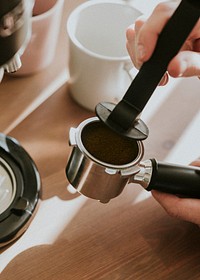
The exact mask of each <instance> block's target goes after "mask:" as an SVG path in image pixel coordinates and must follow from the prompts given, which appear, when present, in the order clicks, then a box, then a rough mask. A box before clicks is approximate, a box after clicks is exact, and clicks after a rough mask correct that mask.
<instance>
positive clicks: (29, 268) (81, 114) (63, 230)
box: [0, 0, 200, 280]
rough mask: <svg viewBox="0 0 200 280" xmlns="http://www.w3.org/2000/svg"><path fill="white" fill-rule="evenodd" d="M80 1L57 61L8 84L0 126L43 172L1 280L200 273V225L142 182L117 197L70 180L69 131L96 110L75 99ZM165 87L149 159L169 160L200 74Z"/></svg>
mask: <svg viewBox="0 0 200 280" xmlns="http://www.w3.org/2000/svg"><path fill="white" fill-rule="evenodd" d="M81 2H83V1H72V0H71V1H66V2H65V8H64V11H65V13H64V16H63V25H62V29H61V33H60V40H59V45H58V50H57V55H56V58H55V61H54V64H53V65H52V67H51V68H50V69H47V70H45V71H42V72H41V73H39V74H37V75H34V76H30V77H23V78H13V77H10V76H9V77H8V76H7V77H5V78H4V80H3V83H2V84H1V86H0V109H1V118H0V130H1V131H2V132H5V133H8V134H9V135H11V136H13V137H15V138H17V139H18V140H19V141H20V143H21V144H22V146H23V147H24V148H25V149H26V150H27V151H28V152H29V154H30V155H31V157H32V158H33V159H34V161H35V163H36V165H37V167H38V169H39V172H40V175H41V179H42V194H41V203H40V207H39V209H38V211H37V213H36V215H35V217H34V219H33V221H32V223H31V225H30V226H29V228H28V230H27V231H26V232H25V233H24V234H23V235H22V236H21V238H19V239H18V240H17V241H16V242H15V243H14V244H11V245H10V246H8V247H6V248H3V249H1V250H0V254H1V255H0V272H1V274H0V280H12V279H15V280H27V279H33V280H37V279H40V280H47V279H48V280H49V279H51V280H54V279H55V280H62V279H67V280H68V279H69V280H71V279H75V280H76V279H77V280H80V279H81V280H82V279H84V280H85V279H91V280H96V279H98V280H99V279H105V280H114V279H115V280H117V279H119V280H128V279H130V280H133V279H137V280H138V279H152V280H155V279H169V280H172V279H176V280H177V279H181V280H183V279H200V268H199V259H200V230H199V227H198V226H196V225H193V224H190V223H187V222H183V221H179V220H177V219H174V218H171V217H169V216H168V215H167V214H166V213H165V212H164V210H163V209H162V208H161V207H160V205H158V204H157V202H155V200H154V199H153V198H152V197H151V196H150V194H149V193H146V192H145V191H144V190H143V189H142V188H141V187H140V186H137V185H134V184H130V185H128V186H127V187H126V188H125V190H124V191H123V193H122V194H121V195H120V196H119V197H117V198H115V199H113V200H111V201H110V202H109V203H108V204H101V203H99V202H98V201H95V200H91V199H87V198H85V197H83V196H80V195H78V194H77V193H73V192H72V191H71V188H70V187H69V185H68V182H67V179H66V176H65V166H66V163H67V158H68V156H69V152H70V148H69V146H68V132H69V128H70V127H71V126H77V125H78V124H79V123H80V122H81V121H82V120H84V119H86V118H88V117H90V116H93V113H92V112H88V111H86V110H85V109H83V108H81V107H79V106H78V105H77V104H76V103H75V102H74V101H73V100H72V99H71V97H70V95H69V89H68V84H67V80H68V72H67V56H68V55H67V48H66V46H67V38H66V34H65V26H64V25H65V24H64V23H65V21H66V18H67V16H68V14H69V12H70V10H72V9H73V8H74V7H75V6H76V5H78V4H79V3H81ZM183 89H184V90H183ZM162 90H163V89H158V92H156V93H155V97H154V98H156V96H157V97H158V96H160V92H159V91H162ZM165 90H166V91H167V93H166V98H165V101H164V102H163V103H161V104H159V106H158V107H157V109H156V110H155V111H154V114H153V115H151V117H147V123H148V126H149V128H150V132H151V133H150V136H149V138H148V140H147V141H145V158H149V157H156V158H158V159H159V160H163V159H165V158H166V157H167V155H168V154H169V153H170V152H171V151H172V150H173V148H174V147H175V145H176V142H177V141H178V140H179V139H180V137H181V136H182V135H183V132H184V129H185V127H186V126H187V125H188V124H189V123H190V122H191V121H192V119H193V118H194V116H195V115H196V113H197V112H198V108H199V106H200V98H199V95H198V94H199V92H198V91H199V90H197V84H196V81H195V80H193V79H192V80H191V81H190V80H187V81H182V82H180V83H179V82H178V83H177V84H175V86H174V88H173V90H175V91H176V94H172V93H171V92H170V91H172V90H171V88H170V87H169V88H166V89H165ZM187 91H190V93H189V94H188V92H187ZM154 100H155V101H156V99H154ZM180 100H181V102H180ZM179 103H181V106H177V104H179ZM188 104H190V106H189V107H188ZM169 112H170V114H169ZM146 116H148V112H146ZM175 120H176V121H175ZM163 122H164V125H163ZM172 124H173V127H172ZM147 194H148V195H147Z"/></svg>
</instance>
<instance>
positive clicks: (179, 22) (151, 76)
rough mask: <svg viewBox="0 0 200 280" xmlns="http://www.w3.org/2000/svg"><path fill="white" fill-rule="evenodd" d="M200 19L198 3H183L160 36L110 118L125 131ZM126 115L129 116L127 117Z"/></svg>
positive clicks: (193, 0)
mask: <svg viewBox="0 0 200 280" xmlns="http://www.w3.org/2000/svg"><path fill="white" fill-rule="evenodd" d="M199 17H200V0H182V1H181V3H180V5H179V6H178V8H177V9H176V11H175V12H174V14H173V15H172V17H171V18H170V19H169V21H168V22H167V24H166V25H165V27H164V28H163V30H162V32H161V33H160V35H159V38H158V41H157V45H156V48H155V50H154V53H153V54H152V56H151V58H150V59H149V60H148V61H147V62H145V63H144V64H143V65H142V67H141V69H140V71H139V72H138V74H137V75H136V77H135V79H134V80H133V82H132V83H131V85H130V87H129V88H128V90H127V92H126V94H125V95H124V97H123V99H122V100H121V101H120V102H119V103H118V104H117V105H116V107H115V108H114V110H113V112H112V113H111V114H110V118H111V119H113V120H114V121H115V122H117V123H118V124H120V125H121V126H122V127H123V128H124V129H128V128H130V127H131V126H132V124H133V123H134V121H135V119H136V117H137V116H138V114H139V113H140V112H142V110H143V108H144V107H145V105H146V103H147V102H148V100H149V98H150V97H151V95H152V93H153V92H154V90H155V88H156V87H157V85H158V84H159V82H160V80H161V78H162V76H163V75H164V73H165V71H166V70H167V66H168V64H169V62H170V61H171V59H172V58H173V57H174V56H175V55H176V54H177V53H178V51H179V50H180V48H181V47H182V45H183V43H184V42H185V40H186V39H187V37H188V35H189V34H190V32H191V31H192V29H193V27H194V26H195V24H196V22H197V21H198V19H199ZM126 112H128V113H126Z"/></svg>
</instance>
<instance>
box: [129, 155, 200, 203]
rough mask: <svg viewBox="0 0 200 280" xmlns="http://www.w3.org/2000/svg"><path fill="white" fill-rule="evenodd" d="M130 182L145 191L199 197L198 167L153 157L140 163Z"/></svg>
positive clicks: (199, 176)
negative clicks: (160, 160) (138, 169)
mask: <svg viewBox="0 0 200 280" xmlns="http://www.w3.org/2000/svg"><path fill="white" fill-rule="evenodd" d="M130 181H131V182H134V183H139V184H140V185H142V186H143V187H144V188H145V189H146V190H147V191H151V190H158V191H161V192H165V193H171V194H175V195H179V196H181V197H182V196H183V197H190V198H200V168H199V167H195V166H185V165H176V164H170V163H163V162H159V161H157V160H155V159H150V160H146V161H144V162H141V163H140V171H139V172H138V173H137V174H135V175H134V176H133V177H132V178H131V180H130Z"/></svg>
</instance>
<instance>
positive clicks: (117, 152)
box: [66, 0, 200, 203]
mask: <svg viewBox="0 0 200 280" xmlns="http://www.w3.org/2000/svg"><path fill="white" fill-rule="evenodd" d="M199 17H200V1H199V0H182V1H181V2H180V4H179V6H178V7H177V9H176V11H175V12H174V14H173V15H172V17H171V18H170V19H169V21H168V22H167V23H166V25H165V26H164V28H163V30H162V32H161V34H160V35H159V38H158V42H157V45H156V48H155V50H154V53H153V54H152V56H151V58H150V59H149V60H148V61H147V62H145V63H144V64H143V65H142V67H141V69H140V70H139V72H138V74H137V75H136V77H135V79H134V80H133V81H132V83H131V85H130V87H129V88H128V90H127V92H126V93H125V95H124V97H123V98H122V100H121V101H120V102H119V103H118V104H112V103H108V102H102V103H100V104H97V106H96V115H97V117H94V118H91V119H88V120H85V121H83V122H82V123H81V124H80V125H79V126H78V127H77V128H71V129H70V137H69V138H70V145H71V146H72V147H73V149H72V152H71V155H70V157H69V160H68V163H67V167H66V176H67V178H68V181H69V182H70V184H71V185H72V186H73V187H74V188H75V189H76V190H77V191H78V192H80V193H81V194H83V195H85V196H87V197H89V198H93V199H96V200H99V201H100V202H103V203H106V202H108V201H109V200H110V199H112V198H114V197H116V196H118V195H119V194H120V193H121V192H122V190H123V189H124V187H125V186H126V184H127V183H137V184H140V185H141V186H142V187H143V188H144V189H146V190H147V191H151V190H153V189H156V190H159V191H162V192H167V193H172V194H176V195H179V196H184V197H191V198H200V169H199V168H197V167H189V166H180V165H172V164H167V163H164V162H158V161H157V160H156V159H148V160H145V161H142V157H143V153H144V147H143V142H142V141H143V140H145V139H146V138H147V137H148V133H149V130H148V127H147V126H146V124H145V123H144V122H143V121H142V120H141V119H140V114H141V112H142V110H143V109H144V107H145V106H146V104H147V103H148V100H149V99H150V97H151V95H152V94H153V92H154V90H155V88H156V87H157V85H158V84H159V82H160V80H161V78H162V76H163V75H164V73H165V72H166V70H167V66H168V64H169V62H170V61H171V59H172V58H173V57H174V56H175V55H176V54H177V53H178V51H179V50H180V49H181V46H182V45H183V43H184V42H185V40H186V39H187V37H188V35H189V34H190V32H191V30H192V29H193V27H194V26H195V24H196V23H197V21H198V20H199ZM172 129H173V125H172ZM116 143H118V144H116ZM116 145H117V146H116ZM129 154H130V155H131V156H128V155H129ZM108 155H110V156H108ZM121 159H125V160H122V161H121Z"/></svg>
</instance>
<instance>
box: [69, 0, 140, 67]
mask: <svg viewBox="0 0 200 280" xmlns="http://www.w3.org/2000/svg"><path fill="white" fill-rule="evenodd" d="M96 4H117V5H121V6H126V7H129V8H130V9H132V10H135V11H138V12H139V13H140V14H141V15H142V12H141V11H139V10H138V9H137V8H135V7H133V6H131V5H128V4H127V3H125V2H124V1H122V0H103V1H102V0H93V1H88V2H84V3H82V4H81V5H79V6H77V7H76V8H75V9H74V10H73V11H72V12H71V14H70V15H69V17H68V20H67V24H66V29H67V33H68V37H69V38H70V40H71V41H72V42H73V43H74V45H75V46H76V47H78V48H79V49H80V50H81V51H82V52H84V53H86V54H88V55H90V56H92V57H95V58H98V59H101V60H106V61H123V62H126V61H130V56H129V55H128V52H127V55H123V56H108V55H102V54H98V53H96V52H93V51H91V50H89V49H87V48H86V47H84V46H83V45H82V44H81V43H80V41H79V40H77V38H76V36H75V35H74V33H73V32H72V31H71V28H70V26H71V22H72V20H73V18H74V17H75V16H76V15H78V14H79V13H80V11H82V10H83V9H85V8H87V7H90V6H94V5H96ZM127 27H128V26H127Z"/></svg>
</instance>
